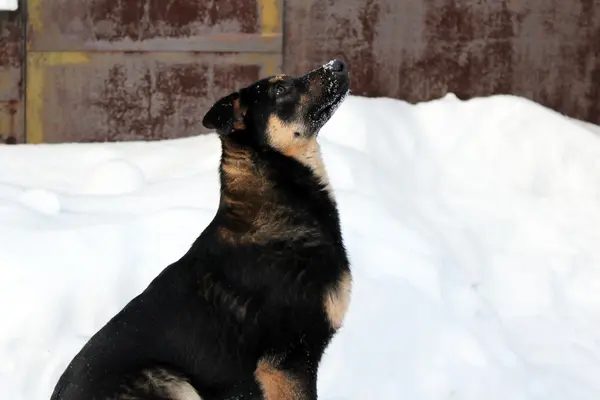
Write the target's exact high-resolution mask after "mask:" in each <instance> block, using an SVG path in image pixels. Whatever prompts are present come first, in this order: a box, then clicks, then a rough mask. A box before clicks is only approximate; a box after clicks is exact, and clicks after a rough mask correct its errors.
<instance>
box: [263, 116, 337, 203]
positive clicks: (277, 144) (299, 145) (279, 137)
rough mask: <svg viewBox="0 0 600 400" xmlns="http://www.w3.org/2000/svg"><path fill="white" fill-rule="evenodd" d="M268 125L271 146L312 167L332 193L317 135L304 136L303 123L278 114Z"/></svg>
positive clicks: (270, 119)
mask: <svg viewBox="0 0 600 400" xmlns="http://www.w3.org/2000/svg"><path fill="white" fill-rule="evenodd" d="M267 126H268V132H267V134H268V136H269V142H270V144H271V146H273V148H275V149H277V150H279V151H280V152H281V153H283V154H285V155H286V156H288V157H293V158H295V159H296V160H298V161H300V162H301V163H303V164H304V165H306V166H308V167H310V168H311V169H312V171H313V173H314V174H315V176H317V177H318V178H319V180H320V182H321V183H322V184H323V185H325V187H326V189H327V191H328V192H329V194H330V195H331V194H332V191H331V188H330V185H329V177H328V176H327V171H326V170H325V165H324V164H323V158H322V157H321V148H320V146H319V142H317V138H316V137H315V136H311V137H309V138H306V137H304V136H303V135H302V133H303V132H304V130H305V129H304V127H303V126H302V125H299V124H288V123H285V122H283V121H282V120H281V119H280V118H279V117H277V116H276V115H271V116H270V117H269V121H268V123H267ZM296 132H298V133H300V136H296V135H295V133H296Z"/></svg>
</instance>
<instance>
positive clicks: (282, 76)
mask: <svg viewBox="0 0 600 400" xmlns="http://www.w3.org/2000/svg"><path fill="white" fill-rule="evenodd" d="M286 76H287V75H285V74H279V75H275V76H274V77H272V78H271V79H269V83H276V82H279V81H282V80H283V78H285V77H286Z"/></svg>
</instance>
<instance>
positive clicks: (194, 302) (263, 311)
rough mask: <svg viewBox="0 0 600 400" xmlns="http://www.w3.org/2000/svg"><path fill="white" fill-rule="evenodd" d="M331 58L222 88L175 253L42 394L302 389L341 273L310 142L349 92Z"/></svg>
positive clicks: (297, 395)
mask: <svg viewBox="0 0 600 400" xmlns="http://www.w3.org/2000/svg"><path fill="white" fill-rule="evenodd" d="M349 84H350V78H349V72H348V68H347V66H346V64H345V63H344V62H342V61H340V60H332V61H330V62H329V63H327V64H325V65H323V66H321V67H320V68H317V69H315V70H312V71H310V72H308V73H307V74H305V75H302V76H298V77H291V76H288V75H277V76H271V77H268V78H264V79H261V80H258V81H257V82H254V83H253V84H251V85H249V86H247V87H244V88H243V89H241V90H239V91H237V92H234V93H231V94H229V95H227V96H225V97H223V98H221V99H220V100H218V101H217V102H216V103H214V105H213V106H212V107H211V108H210V109H209V110H208V112H207V113H206V114H205V115H204V118H203V121H202V124H203V125H204V126H205V127H206V128H207V129H210V130H212V131H213V132H216V134H217V135H218V136H219V138H220V141H221V149H222V153H221V159H220V166H219V175H220V186H221V190H220V201H219V206H218V209H217V211H216V214H215V216H214V218H213V220H212V221H211V222H210V223H209V224H208V225H207V227H206V228H205V229H204V231H203V232H202V233H201V234H200V236H199V237H198V238H197V239H196V240H195V241H194V242H193V244H192V245H191V246H190V248H189V250H188V252H187V253H185V254H184V255H183V256H182V257H181V258H180V259H179V260H178V261H176V262H174V263H173V264H171V265H169V266H167V267H166V268H165V269H164V270H163V271H162V272H161V273H160V274H158V276H157V277H155V278H154V279H153V281H152V282H151V283H150V284H149V285H148V287H147V288H146V289H145V290H144V291H143V292H142V293H141V294H139V295H138V296H137V297H135V298H134V299H133V300H131V301H130V302H129V303H128V304H127V305H126V306H125V307H124V308H123V309H122V310H121V311H120V312H119V313H117V314H116V315H115V316H114V317H113V318H112V319H111V320H110V321H109V322H108V323H107V324H106V325H105V326H104V327H102V328H101V329H100V330H99V331H98V332H97V333H96V334H95V335H93V336H92V337H91V339H90V340H89V341H88V342H87V343H86V344H85V345H84V346H83V348H82V349H81V350H80V351H79V353H78V354H77V355H76V356H75V357H74V358H73V360H72V361H71V362H70V364H69V365H68V366H67V368H66V370H65V371H64V372H63V374H62V375H61V377H60V378H59V380H58V382H57V384H56V387H55V389H54V392H53V394H52V397H51V400H109V399H110V400H226V399H232V400H233V399H242V400H246V399H265V400H305V399H306V400H308V399H317V371H318V367H319V363H320V361H321V358H322V356H323V353H324V351H325V349H326V347H327V346H328V345H329V343H330V342H331V340H332V339H333V337H334V336H335V334H336V332H338V330H339V329H340V327H341V326H342V323H343V320H344V317H345V315H346V312H347V309H348V307H349V304H350V297H351V287H352V275H351V269H350V263H349V259H348V256H347V253H346V249H345V246H344V243H343V238H342V233H341V228H340V221H339V215H338V210H337V205H336V201H335V199H334V195H333V191H332V188H331V186H330V185H329V183H328V178H327V173H326V170H325V167H324V165H323V160H322V157H321V153H320V150H319V144H318V142H317V136H318V133H319V131H320V130H321V128H322V127H323V125H325V123H326V122H327V121H328V120H329V119H330V118H331V116H332V115H333V114H334V112H335V111H336V109H337V108H338V107H339V105H340V104H341V103H342V102H343V101H344V99H345V98H346V97H347V94H348V92H349Z"/></svg>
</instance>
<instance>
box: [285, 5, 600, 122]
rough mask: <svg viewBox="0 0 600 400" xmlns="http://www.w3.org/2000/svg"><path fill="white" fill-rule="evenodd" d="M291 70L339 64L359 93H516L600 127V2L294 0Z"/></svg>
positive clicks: (289, 15)
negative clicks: (336, 60)
mask: <svg viewBox="0 0 600 400" xmlns="http://www.w3.org/2000/svg"><path fill="white" fill-rule="evenodd" d="M285 4H286V6H285V14H286V20H285V32H286V36H285V43H284V71H286V72H288V73H301V72H302V71H305V70H306V69H308V68H312V67H314V66H315V65H317V64H319V63H321V62H323V60H327V59H330V58H332V57H342V58H344V59H345V60H347V61H348V62H349V63H350V64H351V73H352V81H353V86H352V90H353V91H354V93H356V94H361V95H368V96H390V97H397V98H401V99H405V100H408V101H411V102H418V101H425V100H430V99H434V98H437V97H440V96H443V95H444V94H445V93H447V92H454V93H456V94H457V95H458V96H459V97H461V98H469V97H473V96H485V95H490V94H496V93H512V94H516V95H521V96H525V97H527V98H530V99H532V100H535V101H538V102H540V103H542V104H544V105H547V106H549V107H552V108H554V109H556V110H558V111H560V112H563V113H566V114H568V115H571V116H574V117H577V118H581V119H584V120H588V121H592V122H595V123H600V0H564V1H549V0H481V1H477V2H474V1H472V0H318V1H317V0H286V3H285Z"/></svg>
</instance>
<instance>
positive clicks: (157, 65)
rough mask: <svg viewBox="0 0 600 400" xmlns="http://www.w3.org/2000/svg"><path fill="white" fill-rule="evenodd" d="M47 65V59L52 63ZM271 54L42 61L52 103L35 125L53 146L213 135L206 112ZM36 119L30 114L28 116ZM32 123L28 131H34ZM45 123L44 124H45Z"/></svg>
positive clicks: (46, 97)
mask: <svg viewBox="0 0 600 400" xmlns="http://www.w3.org/2000/svg"><path fill="white" fill-rule="evenodd" d="M45 62H47V64H45ZM269 63H271V57H268V56H263V57H262V58H260V57H257V56H252V57H250V56H245V55H241V54H239V55H215V54H190V53H170V54H165V53H161V54H148V53H126V54H95V53H90V54H88V61H87V62H83V63H65V64H60V63H56V62H55V63H50V62H48V60H45V61H44V60H41V61H39V62H38V65H37V66H35V67H33V69H34V70H36V69H37V72H35V73H34V74H35V75H39V76H43V85H41V86H42V87H43V90H42V93H39V94H38V95H37V97H39V98H41V99H43V104H44V106H43V107H42V108H41V109H40V110H39V111H38V114H37V115H36V113H35V111H32V113H31V114H30V115H31V120H32V121H31V125H32V126H38V127H41V128H43V138H41V137H38V138H37V139H36V141H38V142H39V141H44V142H49V143H55V142H65V141H77V142H94V141H117V140H158V139H167V138H176V137H185V136H192V135H197V134H200V133H202V132H205V131H206V130H205V128H204V127H202V123H201V121H202V117H203V116H204V113H205V111H206V110H207V109H208V107H210V106H211V105H212V103H214V101H216V100H217V99H218V97H219V96H222V95H224V94H226V93H228V92H230V91H233V90H235V89H236V88H239V87H240V86H242V85H245V84H248V83H250V82H252V81H254V80H256V79H258V78H259V77H260V76H261V74H262V71H263V70H264V68H265V65H268V64H269ZM28 120H29V117H28ZM29 127H30V126H29V125H28V130H29ZM41 128H40V129H41Z"/></svg>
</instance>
